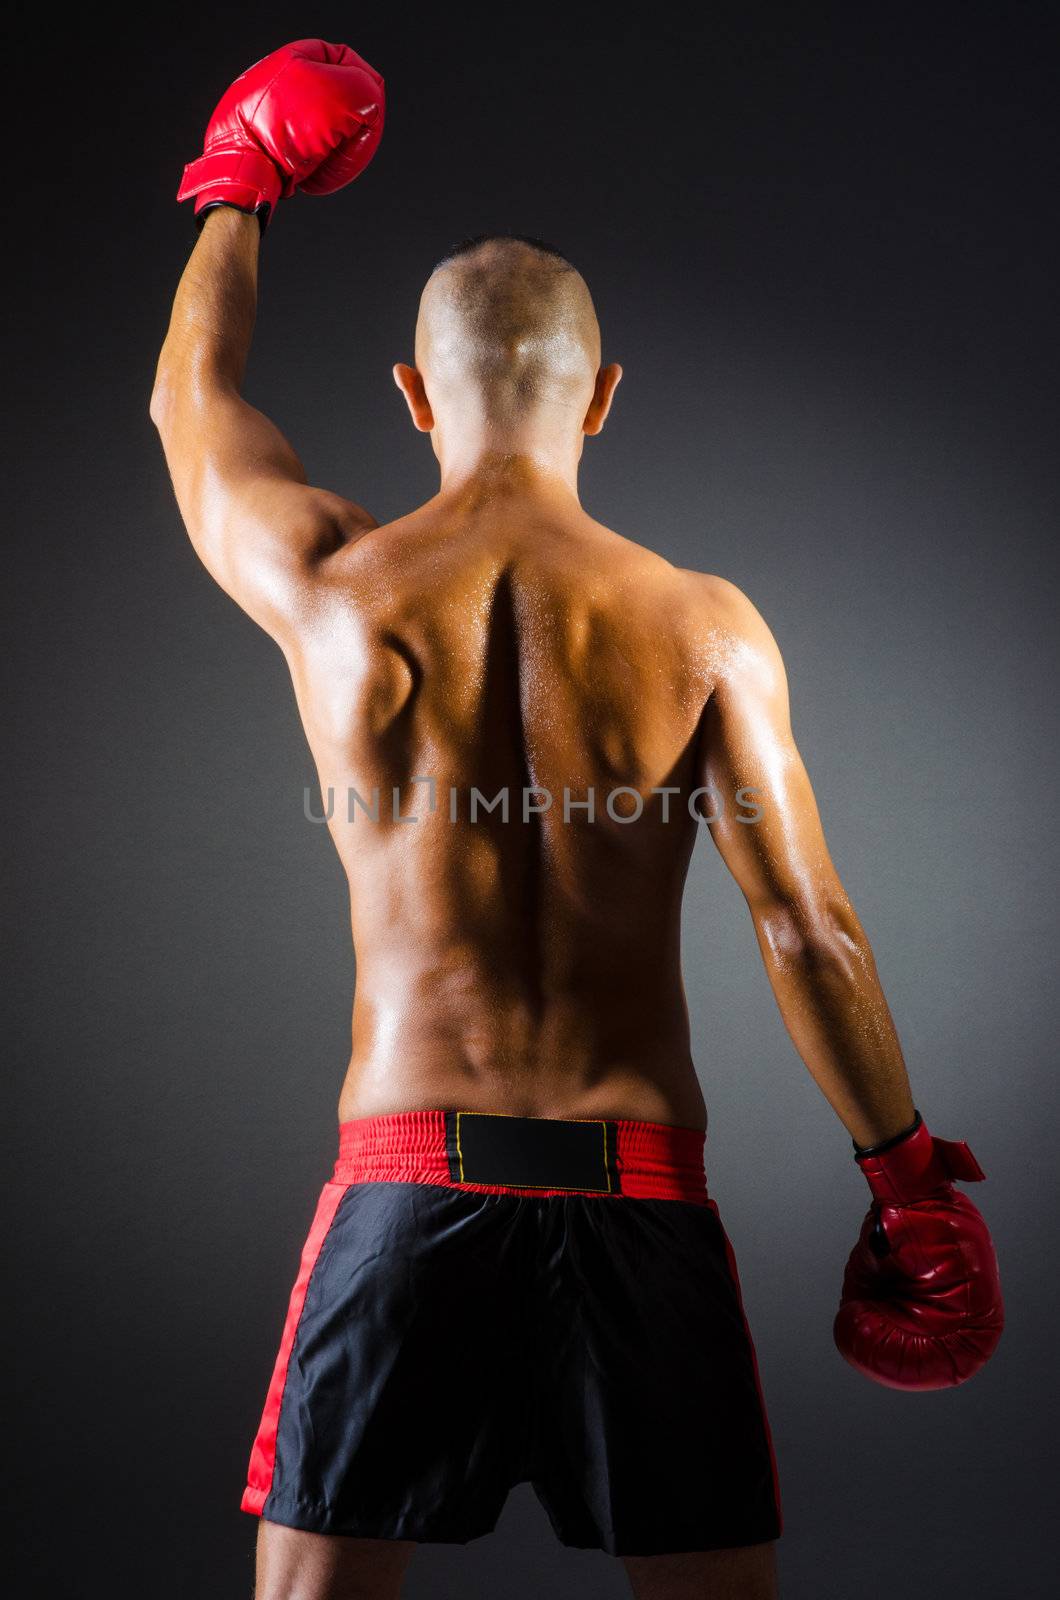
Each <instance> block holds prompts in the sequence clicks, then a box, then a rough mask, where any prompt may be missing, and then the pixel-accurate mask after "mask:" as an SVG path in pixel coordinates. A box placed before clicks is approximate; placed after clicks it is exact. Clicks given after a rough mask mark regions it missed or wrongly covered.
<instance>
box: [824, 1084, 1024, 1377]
mask: <svg viewBox="0 0 1060 1600" xmlns="http://www.w3.org/2000/svg"><path fill="white" fill-rule="evenodd" d="M855 1159H856V1161H857V1163H858V1165H859V1166H860V1168H861V1170H862V1172H863V1173H864V1174H865V1177H866V1178H867V1180H868V1185H869V1188H870V1189H871V1190H872V1206H871V1208H870V1210H869V1214H868V1216H867V1217H866V1218H865V1223H864V1226H863V1227H862V1230H861V1237H860V1238H859V1240H858V1242H857V1244H856V1245H855V1247H854V1251H853V1253H852V1255H851V1257H850V1260H849V1261H848V1262H847V1269H846V1275H845V1277H844V1279H843V1294H842V1298H841V1300H840V1305H839V1313H838V1315H837V1316H836V1319H835V1328H834V1334H835V1342H836V1344H837V1346H838V1347H839V1350H840V1352H841V1354H842V1355H844V1356H845V1357H846V1359H847V1360H848V1361H849V1362H850V1364H851V1366H852V1367H857V1369H858V1371H859V1372H863V1373H864V1374H865V1376H866V1377H867V1378H872V1379H874V1380H875V1382H876V1383H882V1384H885V1385H886V1386H887V1387H888V1388H890V1389H949V1388H952V1387H953V1386H954V1385H955V1384H958V1383H964V1382H965V1381H966V1380H967V1379H968V1378H971V1377H973V1376H974V1374H975V1373H977V1372H978V1371H979V1368H980V1367H981V1366H983V1365H984V1363H985V1362H986V1361H988V1360H989V1358H990V1357H991V1356H992V1355H993V1353H994V1351H995V1350H996V1349H997V1345H998V1341H999V1339H1000V1338H1001V1329H1002V1327H1003V1325H1004V1308H1003V1306H1002V1303H1001V1284H1000V1281H999V1278H998V1269H997V1257H996V1255H995V1254H994V1246H993V1244H992V1243H991V1239H990V1233H989V1231H988V1229H987V1226H986V1223H985V1222H984V1221H983V1218H982V1217H981V1216H980V1214H979V1212H978V1210H977V1209H976V1207H975V1206H974V1205H973V1204H972V1202H971V1201H970V1200H969V1199H967V1198H966V1196H965V1195H963V1194H959V1193H958V1191H957V1190H956V1189H954V1187H953V1183H952V1181H951V1180H952V1179H954V1178H958V1179H960V1180H961V1181H962V1182H964V1183H971V1182H977V1181H978V1180H979V1179H980V1178H983V1177H985V1173H984V1172H983V1169H982V1168H981V1167H980V1165H979V1163H978V1161H976V1159H975V1157H974V1156H973V1155H972V1152H971V1151H970V1150H969V1148H968V1146H967V1145H966V1144H963V1143H960V1144H955V1143H951V1142H950V1140H948V1139H933V1138H932V1136H931V1134H930V1133H929V1132H928V1130H927V1128H926V1127H925V1126H924V1124H923V1122H922V1120H921V1117H920V1113H919V1111H918V1112H917V1116H916V1121H915V1123H914V1124H913V1126H912V1127H911V1128H910V1129H909V1130H908V1131H907V1132H905V1133H902V1134H899V1135H898V1136H897V1137H896V1138H894V1139H888V1140H887V1141H886V1142H885V1143H884V1144H880V1145H874V1146H872V1147H871V1148H870V1149H868V1150H859V1151H858V1152H857V1154H856V1156H855Z"/></svg>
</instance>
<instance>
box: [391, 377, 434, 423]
mask: <svg viewBox="0 0 1060 1600" xmlns="http://www.w3.org/2000/svg"><path fill="white" fill-rule="evenodd" d="M393 371H394V382H395V383H396V384H397V386H398V388H399V389H400V390H401V392H402V394H403V395H404V396H405V404H406V405H407V406H408V408H409V415H410V416H411V418H412V423H413V427H415V428H418V429H419V431H420V433H430V431H431V429H432V428H433V427H434V412H433V411H432V410H431V403H430V401H429V400H428V399H427V391H426V389H425V388H424V387H423V379H422V378H421V377H420V375H419V373H418V372H417V371H416V368H415V367H407V366H406V365H405V363H404V362H403V361H399V362H397V364H396V365H395V367H394V369H393Z"/></svg>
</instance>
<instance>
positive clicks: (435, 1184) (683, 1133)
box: [242, 1111, 780, 1555]
mask: <svg viewBox="0 0 1060 1600" xmlns="http://www.w3.org/2000/svg"><path fill="white" fill-rule="evenodd" d="M703 1146H704V1134H703V1133H702V1132H700V1131H698V1130H696V1129H692V1128H672V1127H668V1126H665V1125H663V1124H661V1123H653V1122H629V1121H587V1120H577V1121H553V1120H549V1119H541V1118H529V1117H508V1116H493V1115H485V1114H482V1113H471V1112H456V1111H414V1112H406V1113H402V1114H399V1115H394V1116H382V1117H370V1118H365V1119H362V1120H360V1121H356V1122H347V1123H344V1124H342V1126H341V1128H340V1148H339V1158H338V1162H337V1163H336V1166H335V1170H334V1174H333V1176H332V1178H331V1180H330V1181H329V1182H328V1183H326V1184H325V1185H324V1189H323V1192H322V1193H321V1196H320V1200H319V1202H318V1204H317V1209H316V1215H315V1217H314V1218H313V1224H312V1227H311V1228H310V1230H309V1237H308V1238H307V1240H306V1244H305V1249H304V1250H303V1252H302V1263H301V1269H300V1271H299V1273H298V1278H297V1281H296V1282H295V1286H294V1289H293V1291H292V1294H291V1300H290V1306H289V1308H288V1312H287V1321H286V1325H285V1327H284V1331H283V1337H282V1340H281V1343H280V1351H279V1355H278V1356H277V1358H276V1366H275V1370H274V1372H273V1376H272V1383H271V1384H270V1387H269V1392H268V1396H267V1399H266V1402H265V1410H264V1414H263V1416H262V1419H261V1426H260V1428H259V1430H258V1435H257V1438H256V1440H255V1442H254V1447H253V1451H252V1453H251V1459H250V1471H249V1475H248V1483H247V1488H246V1491H245V1493H244V1495H243V1502H242V1504H243V1509H244V1510H245V1511H249V1512H252V1513H255V1514H257V1515H261V1516H264V1517H265V1518H267V1519H268V1520H269V1521H272V1522H278V1523H283V1524H285V1525H286V1526H288V1527H291V1528H305V1529H308V1530H310V1531H312V1532H315V1533H328V1534H348V1535H353V1536H356V1537H360V1538H372V1539H413V1540H417V1541H427V1542H434V1541H440V1542H444V1543H458V1544H464V1543H466V1542H467V1541H468V1540H470V1539H476V1538H478V1537H479V1536H480V1535H482V1534H485V1533H489V1532H490V1531H491V1530H492V1529H493V1527H494V1525H495V1524H496V1522H497V1518H498V1516H499V1515H500V1512H501V1508H502V1507H503V1505H504V1502H505V1499H506V1498H507V1495H508V1492H509V1490H510V1489H511V1488H512V1486H513V1485H514V1484H517V1483H521V1482H524V1481H529V1482H530V1483H531V1484H532V1485H533V1488H534V1490H535V1492H536V1493H537V1496H538V1498H539V1500H540V1501H541V1504H542V1505H543V1506H544V1509H545V1511H546V1512H547V1514H548V1517H549V1520H550V1521H551V1523H552V1526H553V1528H554V1529H555V1532H556V1534H557V1536H558V1537H559V1539H560V1540H561V1541H562V1543H563V1544H566V1545H573V1546H577V1547H579V1548H583V1549H598V1550H606V1551H608V1552H609V1553H610V1554H612V1555H656V1554H661V1553H665V1552H669V1551H681V1550H709V1549H718V1548H726V1547H729V1546H736V1545H747V1544H758V1543H759V1542H761V1541H764V1540H769V1539H775V1538H776V1537H777V1535H778V1534H779V1532H780V1509H779V1503H778V1498H777V1487H776V1474H775V1468H774V1463H773V1453H772V1448H771V1444H770V1437H769V1427H768V1423H767V1421H766V1415H765V1409H764V1406H763V1402H762V1396H761V1392H760V1389H759V1384H758V1373H757V1368H756V1363H755V1355H754V1349H753V1347H752V1344H751V1338H750V1334H749V1332H748V1329H747V1323H746V1320H745V1318H744V1313H743V1307H742V1304H741V1300H740V1288H739V1282H738V1279H737V1275H736V1264H735V1261H734V1259H733V1254H732V1249H731V1246H730V1245H729V1241H728V1239H727V1238H726V1235H725V1231H724V1229H723V1227H722V1225H721V1221H720V1219H719V1217H718V1211H717V1207H716V1206H715V1204H714V1201H713V1200H711V1199H709V1198H708V1196H707V1187H706V1179H705V1176H704V1170H703Z"/></svg>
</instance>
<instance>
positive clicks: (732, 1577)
mask: <svg viewBox="0 0 1060 1600" xmlns="http://www.w3.org/2000/svg"><path fill="white" fill-rule="evenodd" d="M622 1563H623V1565H624V1567H625V1569H626V1571H627V1573H628V1574H629V1581H630V1583H631V1585H632V1588H633V1594H634V1597H635V1600H777V1565H776V1545H775V1543H773V1542H770V1543H769V1544H752V1545H745V1546H744V1547H743V1548H741V1549H739V1550H688V1551H682V1552H681V1553H680V1554H677V1555H672V1556H623V1557H622Z"/></svg>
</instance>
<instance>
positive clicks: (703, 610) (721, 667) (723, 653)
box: [680, 568, 784, 684]
mask: <svg viewBox="0 0 1060 1600" xmlns="http://www.w3.org/2000/svg"><path fill="white" fill-rule="evenodd" d="M680 570H681V576H682V578H683V579H684V581H685V583H686V586H687V592H688V594H689V598H690V605H691V610H692V616H693V628H694V630H695V632H696V634H697V636H698V637H699V638H701V639H709V640H713V641H714V642H715V646H716V650H717V656H718V662H717V665H718V675H719V678H726V677H733V676H740V677H746V676H748V675H751V676H755V677H761V678H762V679H763V680H764V681H765V682H766V683H769V684H774V683H777V682H782V681H783V677H784V663H783V660H782V658H781V654H780V649H779V646H778V645H777V641H776V639H775V638H774V637H773V634H772V632H771V630H770V628H769V625H768V623H767V622H766V620H765V618H764V617H763V616H762V613H761V612H760V611H759V610H758V608H757V607H756V606H755V605H754V603H753V601H752V600H751V599H750V598H749V597H748V595H746V594H745V593H744V591H743V590H742V589H739V588H737V586H736V584H735V583H730V582H729V580H728V579H727V578H721V577H718V576H717V575H716V574H714V573H708V572H695V571H692V570H690V569H687V568H682V569H680Z"/></svg>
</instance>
